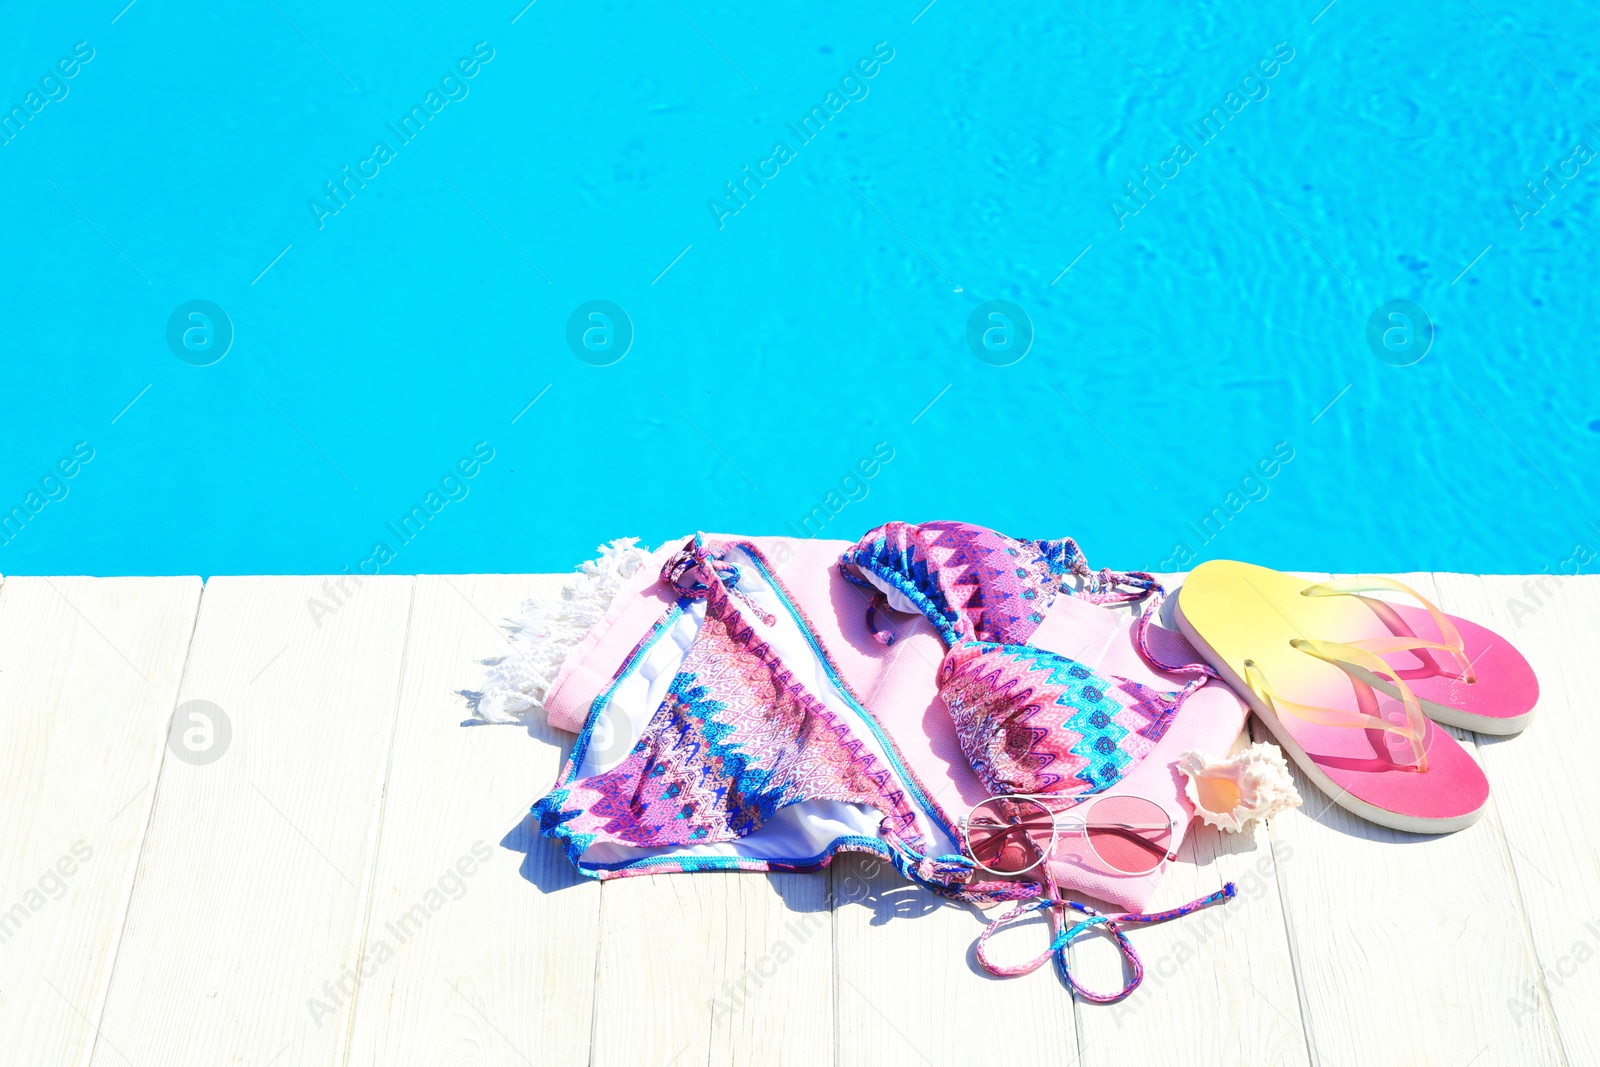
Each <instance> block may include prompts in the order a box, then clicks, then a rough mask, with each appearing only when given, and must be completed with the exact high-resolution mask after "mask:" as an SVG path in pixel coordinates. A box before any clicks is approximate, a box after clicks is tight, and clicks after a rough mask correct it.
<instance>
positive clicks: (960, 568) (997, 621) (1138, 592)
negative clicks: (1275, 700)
mask: <svg viewBox="0 0 1600 1067" xmlns="http://www.w3.org/2000/svg"><path fill="white" fill-rule="evenodd" d="M839 573H840V574H842V575H843V576H844V578H845V579H846V580H847V581H849V582H852V583H853V584H855V585H858V586H861V587H863V588H865V589H868V590H870V591H871V592H872V593H873V598H872V602H871V603H870V604H869V605H868V607H867V627H868V629H869V630H871V631H872V632H873V633H874V635H875V636H876V637H877V639H878V640H879V641H880V642H882V643H883V644H886V645H887V644H892V643H893V641H894V636H893V633H892V631H890V630H889V629H888V628H887V627H886V626H880V625H879V621H880V620H879V619H878V612H880V611H882V610H883V609H884V608H886V607H888V608H893V609H895V610H898V611H903V612H907V611H918V612H921V613H922V614H923V615H924V616H926V617H927V619H928V621H929V622H930V623H932V624H933V627H934V629H935V630H937V631H938V632H939V636H940V637H941V638H942V639H943V640H944V643H945V645H946V646H949V645H952V644H954V643H955V642H956V641H958V640H960V639H963V638H968V639H975V640H978V641H993V642H996V643H1000V644H1014V645H1021V644H1024V643H1026V642H1027V641H1028V639H1029V638H1030V637H1032V635H1033V633H1034V631H1035V630H1037V629H1038V628H1039V624H1040V623H1041V622H1043V621H1044V615H1045V612H1046V610H1048V609H1049V607H1050V605H1051V603H1052V602H1053V601H1054V600H1055V598H1056V596H1058V595H1061V594H1068V595H1074V596H1080V597H1082V598H1084V599H1085V600H1087V601H1089V602H1090V603H1095V604H1106V603H1122V602H1126V601H1129V600H1138V599H1141V598H1143V597H1144V596H1145V595H1147V594H1148V593H1149V592H1150V591H1151V590H1154V589H1159V588H1160V586H1159V584H1158V583H1157V582H1156V580H1155V579H1154V578H1153V577H1151V576H1150V575H1148V574H1145V573H1143V572H1140V571H1132V572H1128V573H1125V574H1124V573H1119V572H1115V571H1109V570H1101V571H1092V570H1090V569H1089V564H1088V562H1087V561H1086V560H1085V559H1084V557H1083V551H1082V550H1081V549H1080V548H1079V547H1078V543H1077V542H1076V541H1074V540H1073V539H1072V538H1070V537H1063V538H1059V539H1056V540H1046V541H1033V540H1027V539H1025V538H1016V537H1008V536H1006V535H1005V534H1003V533H1000V532H998V531H996V530H991V529H988V528H987V527H983V526H974V525H973V524H971V523H965V522H925V523H920V524H916V523H907V522H889V523H885V524H884V525H882V526H879V527H878V528H877V529H875V530H871V531H869V532H868V533H867V535H866V536H865V537H863V538H861V540H860V541H858V542H856V544H855V545H854V546H853V547H851V548H850V549H849V550H847V551H846V552H845V553H844V554H843V555H841V556H840V557H839Z"/></svg>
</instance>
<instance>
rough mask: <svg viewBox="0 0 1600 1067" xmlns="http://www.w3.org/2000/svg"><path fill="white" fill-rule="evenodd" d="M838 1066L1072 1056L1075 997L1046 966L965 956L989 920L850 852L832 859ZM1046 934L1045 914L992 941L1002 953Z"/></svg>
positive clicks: (1015, 956) (1065, 1059)
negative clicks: (989, 964)
mask: <svg viewBox="0 0 1600 1067" xmlns="http://www.w3.org/2000/svg"><path fill="white" fill-rule="evenodd" d="M833 872H834V879H833V893H834V897H835V901H836V903H835V907H834V923H835V931H836V934H835V936H836V944H837V954H838V974H839V992H838V1015H839V1063H840V1067H853V1065H861V1067H877V1065H880V1064H885V1063H929V1064H933V1065H936V1067H946V1065H952V1067H954V1065H965V1064H972V1063H1059V1064H1075V1063H1078V1062H1080V1061H1079V1058H1078V1057H1079V1052H1080V1045H1079V1037H1078V1033H1077V1029H1076V1026H1075V1024H1074V1019H1073V1015H1074V1010H1073V1004H1072V998H1071V996H1070V994H1069V993H1068V992H1067V990H1066V988H1065V987H1064V986H1062V985H1061V983H1060V982H1059V981H1058V980H1057V978H1056V976H1055V971H1054V969H1053V968H1052V967H1051V966H1050V965H1048V964H1047V965H1046V966H1044V967H1042V968H1040V969H1039V970H1037V971H1035V972H1034V973H1033V974H1031V975H1027V976H1025V977H1021V978H1004V979H1002V978H994V977H992V976H990V975H989V973H988V972H987V971H985V970H983V969H982V967H981V966H980V965H979V964H978V962H977V960H976V958H974V956H973V954H972V950H973V945H974V943H975V942H976V941H977V939H978V935H979V934H980V933H982V932H983V927H984V924H985V923H986V922H987V921H988V919H989V918H993V917H997V916H1000V915H1003V914H1005V912H1007V911H1009V910H1010V909H1011V907H1012V905H1008V904H1007V905H1000V906H999V907H998V908H997V909H995V910H993V911H992V912H990V913H989V914H988V915H984V914H983V913H981V912H979V911H978V910H977V909H976V908H972V907H967V906H964V905H958V904H954V903H951V902H947V901H945V900H943V899H942V898H940V897H937V896H935V895H934V894H932V893H930V892H928V891H927V890H925V889H923V888H921V887H920V886H915V885H912V884H910V883H908V882H907V881H906V880H905V879H904V878H902V877H901V876H900V875H899V873H898V872H897V871H895V869H894V867H893V866H891V865H890V864H888V863H882V862H878V861H874V860H872V859H869V858H866V857H858V856H851V857H845V858H843V859H841V860H839V861H838V862H837V863H836V864H835V865H834V868H833ZM1049 943H1050V934H1049V932H1048V930H1047V929H1046V928H1045V926H1044V922H1043V920H1042V919H1041V920H1039V921H1033V920H1029V921H1028V922H1025V923H1022V924H1019V925H1017V926H1016V927H1014V928H1008V929H1007V930H1005V931H1003V932H1002V933H1001V934H999V935H998V936H996V937H995V938H994V939H993V940H992V941H991V942H990V950H991V951H990V956H991V958H992V959H995V960H996V961H999V962H1001V963H1011V962H1019V961H1022V960H1025V959H1031V958H1033V957H1034V956H1036V955H1038V954H1039V952H1041V951H1042V950H1043V949H1044V948H1045V947H1046V946H1047V945H1048V944H1049Z"/></svg>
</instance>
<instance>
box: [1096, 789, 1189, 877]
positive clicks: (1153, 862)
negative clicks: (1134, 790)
mask: <svg viewBox="0 0 1600 1067" xmlns="http://www.w3.org/2000/svg"><path fill="white" fill-rule="evenodd" d="M1084 830H1085V832H1086V833H1087V834H1088V835H1089V846H1090V847H1091V848H1093V849H1094V853H1095V855H1096V856H1099V857H1100V861H1101V862H1102V863H1104V864H1105V865H1106V866H1107V867H1110V868H1111V869H1112V870H1114V871H1120V872H1121V873H1123V874H1148V873H1150V872H1151V871H1153V870H1155V869H1156V868H1157V867H1159V866H1161V861H1162V860H1164V859H1166V858H1167V852H1168V851H1169V850H1170V849H1171V848H1172V820H1171V818H1170V817H1168V815H1167V813H1166V811H1165V810H1164V809H1163V808H1162V807H1161V806H1160V805H1159V804H1156V803H1155V802H1154V801H1150V800H1145V799H1143V798H1142V797H1106V798H1104V799H1103V800H1099V801H1096V802H1095V803H1094V805H1093V806H1092V807H1091V808H1089V814H1088V817H1087V821H1086V825H1085V827H1084Z"/></svg>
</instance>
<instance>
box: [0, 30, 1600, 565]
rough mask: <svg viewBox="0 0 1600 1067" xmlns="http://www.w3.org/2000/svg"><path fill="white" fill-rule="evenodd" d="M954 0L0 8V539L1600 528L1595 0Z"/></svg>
mask: <svg viewBox="0 0 1600 1067" xmlns="http://www.w3.org/2000/svg"><path fill="white" fill-rule="evenodd" d="M923 3H924V0H912V2H911V3H908V4H895V5H890V6H888V7H885V8H883V9H881V10H878V11H866V10H861V8H862V7H865V6H866V5H845V4H838V3H825V4H809V5H791V6H786V7H785V8H783V9H781V10H777V9H773V10H767V9H763V10H760V11H759V12H757V11H756V10H755V9H752V8H751V7H750V6H749V5H735V4H726V3H723V4H717V3H707V2H704V0H670V2H668V0H647V2H639V3H612V4H574V3H569V2H564V0H539V2H537V3H533V4H531V5H529V6H527V7H525V8H524V7H523V0H510V2H509V3H505V4H488V3H465V4H459V5H447V6H448V7H449V10H440V9H439V5H425V4H416V3H394V4H384V5H364V6H361V7H358V8H342V7H340V6H339V5H314V4H308V3H305V2H303V0H272V2H264V0H263V2H247V3H234V4H224V5H219V6H217V7H216V8H214V9H208V10H203V11H202V10H194V9H187V8H185V7H183V6H180V5H171V4H165V3H162V2H159V0H140V2H136V3H134V4H133V5H131V6H129V7H127V8H125V9H123V10H121V11H120V12H119V11H118V10H117V8H119V7H120V6H121V5H120V2H114V3H112V4H111V5H109V6H108V5H102V4H95V5H89V4H74V5H60V6H59V7H57V6H52V8H51V10H49V11H38V10H33V9H31V8H29V9H24V8H23V7H21V6H13V7H11V8H8V9H7V10H6V12H5V13H4V14H3V15H0V26H3V29H4V33H3V34H0V40H3V41H4V44H3V45H0V56H3V58H4V65H5V71H6V77H5V79H4V81H3V83H0V106H3V108H4V109H5V110H6V112H7V113H8V117H7V120H6V125H5V127H4V131H5V132H4V134H3V137H0V139H3V140H4V145H3V147H0V195H3V197H4V202H5V204H6V207H7V211H6V217H7V220H8V226H7V234H6V240H5V248H6V251H7V253H8V254H7V255H5V256H4V257H0V312H3V315H4V322H5V330H4V334H3V339H0V351H3V353H4V366H3V370H0V388H3V394H0V395H3V398H4V401H5V405H6V406H5V417H4V418H3V419H0V514H3V515H4V516H6V523H5V525H4V534H3V536H0V571H4V572H7V573H46V574H54V573H90V574H160V573H201V574H214V573H278V572H326V571H339V570H341V569H343V568H345V567H349V568H351V569H356V568H363V567H364V568H365V569H367V570H369V571H370V570H373V569H378V568H381V569H382V570H384V571H386V572H400V573H404V572H426V571H446V572H457V571H516V572H521V571H547V570H564V569H567V568H569V567H570V566H572V565H573V563H574V562H575V561H576V560H578V559H581V558H585V557H587V556H589V555H591V554H592V549H593V546H595V545H596V544H597V543H598V542H600V541H602V540H607V539H610V538H613V537H617V536H622V535H628V534H632V535H637V536H640V537H642V538H644V539H645V540H646V541H647V542H648V543H651V544H655V543H657V542H659V541H661V540H662V539H664V538H667V537H670V536H676V535H679V534H681V533H685V532H688V531H692V530H694V529H696V528H699V529H706V530H719V531H734V532H741V533H752V534H754V533H784V532H788V533H791V534H795V535H797V536H803V535H814V534H821V535H822V536H828V537H842V538H854V537H857V536H859V535H860V534H861V533H862V532H863V531H865V530H866V529H867V528H869V527H871V526H873V525H875V524H877V523H879V522H883V521H885V520H888V519H891V518H902V519H909V520H925V519H932V518H961V519H966V520H968V521H973V522H980V523H984V524H987V525H992V526H995V527H998V528H1001V529H1003V530H1006V531H1008V532H1012V533H1015V534H1018V535H1026V536H1060V535H1064V534H1071V535H1073V536H1076V537H1077V538H1078V539H1079V540H1080V541H1081V542H1082V544H1083V545H1084V548H1085V550H1086V551H1087V553H1088V555H1089V558H1090V560H1091V562H1093V563H1094V564H1095V565H1096V566H1101V565H1105V566H1113V567H1118V568H1131V567H1165V568H1176V567H1180V566H1188V565H1192V563H1193V562H1195V561H1197V560H1200V559H1205V558H1211V557H1218V556H1222V557H1235V558H1245V559H1250V560H1254V561H1257V562H1261V563H1265V564H1268V565H1275V566H1283V567H1294V568H1304V569H1328V570H1341V571H1349V570H1378V571H1399V570H1409V569H1451V570H1463V571H1485V572H1507V571H1512V572H1514V571H1537V570H1541V569H1544V568H1546V567H1548V568H1550V569H1552V570H1554V569H1557V568H1560V567H1561V566H1562V564H1563V562H1565V561H1569V560H1571V559H1573V557H1574V552H1575V548H1576V547H1577V546H1581V545H1590V544H1593V545H1596V546H1600V482H1597V478H1596V474H1595V472H1596V469H1597V460H1600V397H1597V394H1596V388H1595V387H1596V384H1597V380H1600V372H1597V369H1596V359H1595V350H1594V338H1595V335H1596V332H1597V331H1596V326H1597V318H1600V317H1597V313H1596V306H1595V300H1594V296H1593V294H1594V281H1593V279H1594V277H1595V270H1594V256H1595V252H1596V236H1597V230H1600V225H1597V210H1600V158H1597V157H1596V152H1597V150H1600V129H1597V125H1600V76H1597V71H1596V63H1595V59H1596V49H1597V46H1596V43H1595V42H1596V41H1597V40H1600V34H1597V31H1600V9H1597V8H1594V7H1592V6H1590V7H1584V6H1581V5H1578V6H1574V5H1556V4H1552V3H1540V2H1529V3H1522V4H1508V3H1503V2H1500V3H1480V4H1476V5H1475V4H1472V3H1454V2H1452V3H1445V4H1443V5H1438V6H1434V5H1418V6H1416V7H1414V8H1401V7H1397V6H1395V5H1388V4H1378V3H1375V2H1372V0H1337V2H1336V3H1334V4H1332V5H1330V6H1328V7H1325V8H1324V7H1323V6H1322V4H1321V3H1320V2H1313V3H1310V4H1297V5H1292V6H1291V5H1285V4H1275V5H1266V6H1264V7H1263V9H1262V10H1251V9H1250V8H1251V5H1222V4H1214V3H1199V4H1192V5H1178V4H1157V3H1148V2H1146V3H1132V4H1112V3H1105V2H1099V0H1096V2H1087V3H1084V2H1080V3H1078V4H1077V6H1076V7H1074V6H1073V5H1070V4H1069V5H1067V6H1065V7H1063V8H1060V9H1057V8H1055V7H1054V6H1048V5H1041V6H1039V7H1038V8H1037V9H1027V10H1017V9H1016V7H1015V5H1003V4H997V3H981V2H975V0H974V2H969V0H937V2H935V3H933V4H931V5H928V6H927V7H924V6H923ZM519 9H520V10H519ZM69 72H70V73H69ZM1394 301H1404V302H1406V303H1405V304H1396V305H1392V306H1390V305H1391V302H1394ZM1396 308H1399V309H1400V310H1399V311H1396V310H1395V309H1396ZM1380 309H1381V310H1380ZM975 313H977V314H976V317H975ZM1396 314H1398V315H1400V316H1401V317H1399V318H1394V317H1391V316H1392V315H1396ZM1375 315H1376V317H1375ZM1420 316H1425V319H1424V318H1421V317H1420ZM1429 322H1431V323H1432V327H1431V329H1430V327H1429V326H1428V323H1429ZM1369 326H1370V329H1369ZM1386 337H1387V339H1388V344H1387V346H1386V344H1385V338H1386ZM986 338H987V341H988V344H987V345H986V344H985V339H986ZM1424 350H1425V351H1424ZM1418 355H1420V356H1421V358H1420V359H1417V356H1418ZM1019 357H1020V358H1019ZM380 546H381V550H380ZM1567 569H1569V570H1570V569H1572V567H1571V566H1570V565H1569V567H1568V568H1567ZM1591 569H1592V568H1591Z"/></svg>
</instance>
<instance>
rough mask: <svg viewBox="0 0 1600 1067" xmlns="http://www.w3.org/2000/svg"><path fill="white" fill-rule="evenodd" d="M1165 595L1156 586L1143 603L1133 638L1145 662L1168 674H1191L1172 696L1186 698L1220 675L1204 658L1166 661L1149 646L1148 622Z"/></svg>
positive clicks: (1154, 614)
mask: <svg viewBox="0 0 1600 1067" xmlns="http://www.w3.org/2000/svg"><path fill="white" fill-rule="evenodd" d="M1166 597H1167V594H1166V592H1165V591H1164V590H1162V589H1161V588H1159V587H1157V589H1156V591H1155V595H1154V596H1152V597H1151V598H1150V603H1148V604H1146V605H1145V609H1144V611H1143V613H1142V614H1140V616H1139V624H1138V626H1137V627H1135V628H1134V638H1135V640H1136V641H1137V642H1138V645H1139V654H1140V655H1141V656H1143V657H1144V658H1145V660H1146V661H1147V662H1149V663H1151V664H1154V665H1155V666H1157V667H1159V668H1161V669H1162V670H1164V671H1167V672H1168V673H1170V674H1188V675H1192V676H1193V677H1191V678H1190V680H1189V683H1188V684H1187V685H1185V686H1184V687H1183V692H1181V693H1180V694H1178V696H1177V697H1175V698H1174V699H1176V700H1180V701H1181V700H1185V699H1187V698H1188V696H1189V694H1191V693H1193V692H1194V691H1195V690H1196V689H1199V688H1200V687H1201V686H1203V685H1205V684H1206V682H1208V681H1210V680H1211V679H1213V678H1220V677H1222V676H1221V675H1219V674H1218V673H1217V672H1216V669H1215V668H1213V667H1212V666H1211V665H1210V664H1209V663H1207V662H1206V661H1205V660H1197V661H1195V662H1194V663H1168V662H1167V661H1166V660H1163V659H1162V658H1161V657H1160V656H1158V655H1156V653H1155V649H1153V648H1151V647H1150V624H1151V622H1153V621H1154V620H1155V617H1156V615H1157V613H1159V612H1160V610H1161V602H1162V601H1163V600H1165V599H1166Z"/></svg>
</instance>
